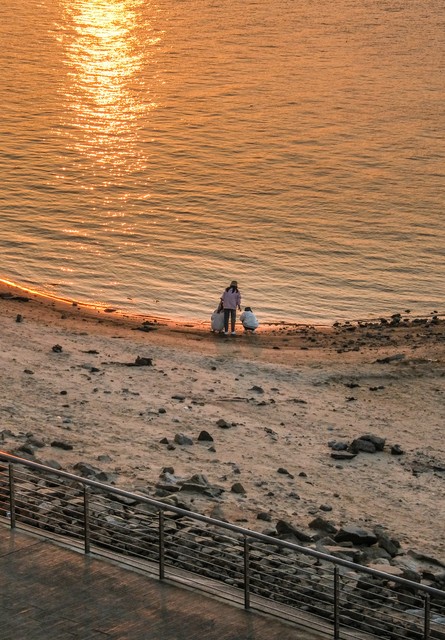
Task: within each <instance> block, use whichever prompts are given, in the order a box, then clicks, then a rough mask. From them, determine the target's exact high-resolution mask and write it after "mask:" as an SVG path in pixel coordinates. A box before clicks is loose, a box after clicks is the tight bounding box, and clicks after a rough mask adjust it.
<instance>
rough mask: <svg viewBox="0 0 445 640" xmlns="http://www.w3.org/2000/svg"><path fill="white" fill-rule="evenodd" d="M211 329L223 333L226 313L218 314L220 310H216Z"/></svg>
mask: <svg viewBox="0 0 445 640" xmlns="http://www.w3.org/2000/svg"><path fill="white" fill-rule="evenodd" d="M211 327H212V331H223V329H224V311H220V312H218V309H215V311H214V312H213V313H212V317H211Z"/></svg>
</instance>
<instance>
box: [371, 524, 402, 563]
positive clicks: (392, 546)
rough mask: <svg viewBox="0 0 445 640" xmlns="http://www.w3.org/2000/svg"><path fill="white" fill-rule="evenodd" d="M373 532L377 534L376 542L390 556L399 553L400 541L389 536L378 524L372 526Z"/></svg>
mask: <svg viewBox="0 0 445 640" xmlns="http://www.w3.org/2000/svg"><path fill="white" fill-rule="evenodd" d="M374 533H375V535H376V536H377V542H378V545H379V547H381V548H382V549H385V551H386V552H387V553H389V555H390V556H391V557H394V556H396V555H397V554H399V553H400V548H401V545H400V542H399V541H398V540H396V539H395V538H392V537H390V536H389V535H388V534H387V533H386V531H385V530H384V529H383V527H381V526H380V525H377V526H375V527H374Z"/></svg>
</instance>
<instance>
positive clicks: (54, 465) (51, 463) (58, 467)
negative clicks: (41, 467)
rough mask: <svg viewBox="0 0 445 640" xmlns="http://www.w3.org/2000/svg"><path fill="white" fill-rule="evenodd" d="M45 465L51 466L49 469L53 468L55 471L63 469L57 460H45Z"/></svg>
mask: <svg viewBox="0 0 445 640" xmlns="http://www.w3.org/2000/svg"><path fill="white" fill-rule="evenodd" d="M45 465H46V466H47V467H51V469H55V470H56V471H62V469H63V467H62V465H61V464H60V463H59V462H57V460H47V461H46V462H45Z"/></svg>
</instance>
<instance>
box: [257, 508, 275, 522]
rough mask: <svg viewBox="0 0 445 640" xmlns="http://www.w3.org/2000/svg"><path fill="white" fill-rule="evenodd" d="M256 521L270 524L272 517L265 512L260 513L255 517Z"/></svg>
mask: <svg viewBox="0 0 445 640" xmlns="http://www.w3.org/2000/svg"><path fill="white" fill-rule="evenodd" d="M256 519H257V520H264V521H265V522H270V521H271V520H272V516H271V515H270V513H267V511H260V513H258V514H257V517H256Z"/></svg>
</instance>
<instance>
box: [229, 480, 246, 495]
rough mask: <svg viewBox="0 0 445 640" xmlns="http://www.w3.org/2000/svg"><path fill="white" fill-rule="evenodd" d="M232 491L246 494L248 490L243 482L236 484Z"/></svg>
mask: <svg viewBox="0 0 445 640" xmlns="http://www.w3.org/2000/svg"><path fill="white" fill-rule="evenodd" d="M230 491H231V492H232V493H246V490H245V489H244V487H243V485H242V484H241V482H235V483H234V484H233V485H232V487H231V489H230Z"/></svg>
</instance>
